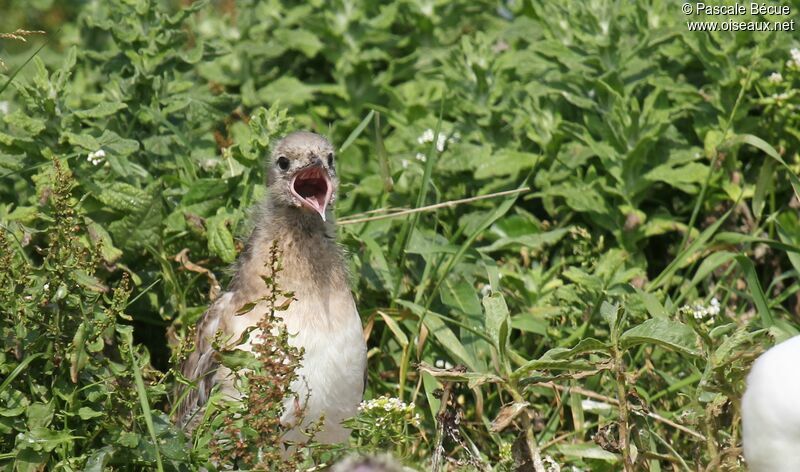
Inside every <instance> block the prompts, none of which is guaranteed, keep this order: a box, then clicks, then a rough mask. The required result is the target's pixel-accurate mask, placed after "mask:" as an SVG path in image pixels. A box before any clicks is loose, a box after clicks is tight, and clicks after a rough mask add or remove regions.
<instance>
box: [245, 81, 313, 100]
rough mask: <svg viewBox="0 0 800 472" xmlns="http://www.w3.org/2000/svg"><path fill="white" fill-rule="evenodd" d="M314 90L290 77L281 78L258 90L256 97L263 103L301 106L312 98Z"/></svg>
mask: <svg viewBox="0 0 800 472" xmlns="http://www.w3.org/2000/svg"><path fill="white" fill-rule="evenodd" d="M314 93H315V88H314V87H311V86H309V85H306V84H304V83H303V82H300V81H299V80H297V79H296V78H294V77H292V76H291V75H284V76H281V77H280V78H279V79H277V80H275V81H274V82H271V83H269V84H268V85H266V86H265V87H263V88H261V89H259V91H258V97H259V99H261V100H262V102H263V103H276V102H280V103H281V105H285V106H287V105H302V104H305V103H307V102H309V101H311V100H312V99H313V98H314Z"/></svg>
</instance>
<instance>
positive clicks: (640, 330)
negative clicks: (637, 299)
mask: <svg viewBox="0 0 800 472" xmlns="http://www.w3.org/2000/svg"><path fill="white" fill-rule="evenodd" d="M640 344H656V345H658V346H661V347H664V348H666V349H669V350H672V351H677V352H679V353H681V354H686V355H689V356H695V357H699V356H700V354H701V352H700V350H699V340H698V338H697V335H696V334H695V333H694V331H692V328H690V327H689V326H687V325H685V324H683V323H681V322H679V321H673V320H669V319H666V318H650V319H649V320H646V321H645V322H643V323H642V324H640V325H638V326H634V327H633V328H631V329H629V330H627V331H625V332H624V333H623V334H622V336H620V345H621V347H622V348H623V349H630V348H631V347H634V346H638V345H640Z"/></svg>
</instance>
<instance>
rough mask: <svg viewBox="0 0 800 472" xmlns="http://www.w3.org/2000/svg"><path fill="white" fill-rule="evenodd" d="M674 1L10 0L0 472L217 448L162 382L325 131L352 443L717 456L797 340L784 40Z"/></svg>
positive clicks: (432, 458)
mask: <svg viewBox="0 0 800 472" xmlns="http://www.w3.org/2000/svg"><path fill="white" fill-rule="evenodd" d="M173 3H174V4H173ZM178 3H180V4H178ZM679 7H680V5H679V4H678V3H676V2H672V1H667V0H663V1H659V0H653V1H649V2H610V1H600V0H597V1H586V2H584V1H562V2H543V4H540V3H539V2H533V1H524V0H514V1H509V2H504V3H497V4H496V3H491V2H466V1H465V2H449V1H436V0H430V1H429V0H397V1H392V2H368V1H362V0H353V1H350V0H346V1H335V2H330V3H328V2H322V1H318V0H315V1H311V2H299V3H297V4H293V3H290V2H278V1H264V2H259V1H244V0H243V1H239V2H234V1H227V0H220V1H215V2H158V1H146V0H141V1H134V0H113V1H102V2H100V1H95V2H79V1H65V2H53V1H51V0H36V1H27V0H10V1H7V2H6V3H5V5H4V7H3V8H2V10H3V15H2V17H1V18H0V32H5V33H11V32H14V31H15V30H17V29H23V30H42V31H44V32H45V34H43V35H27V36H23V37H24V38H26V39H27V42H22V41H20V40H19V38H14V37H10V36H9V37H5V38H3V39H0V59H2V60H3V61H4V62H5V64H6V66H5V68H4V69H2V70H0V87H1V88H0V115H1V118H2V122H1V123H0V312H1V313H2V316H1V317H0V347H1V348H2V349H0V379H2V381H0V469H2V470H15V469H16V470H22V471H34V470H43V469H46V470H84V469H85V470H103V468H104V466H113V467H115V468H118V469H128V468H142V469H155V468H159V469H164V470H173V469H177V470H194V469H197V468H198V467H200V466H201V465H208V461H209V460H210V459H214V458H216V459H219V457H225V454H226V453H225V451H222V452H220V451H221V449H220V448H221V447H222V449H224V447H223V446H224V441H222V442H220V438H219V437H218V436H217V437H215V436H214V431H218V430H223V433H221V434H229V435H233V436H229V437H228V439H229V440H230V439H231V437H233V438H234V439H235V437H236V436H235V434H237V433H235V432H231V431H233V430H234V429H235V428H236V427H237V425H238V427H242V428H243V427H244V425H245V423H244V422H243V421H242V418H241V417H239V423H230V422H228V423H224V416H225V415H226V414H228V415H229V417H230V418H232V417H234V416H235V415H234V414H233V413H231V412H237V411H238V412H240V413H241V410H236V406H230V405H229V406H227V407H221V410H220V411H222V412H223V414H221V415H220V414H217V415H216V417H213V416H214V415H213V414H212V415H211V416H212V418H209V419H208V424H207V427H205V428H201V430H200V431H201V434H197V435H196V436H195V438H194V440H193V441H192V440H191V439H187V438H186V437H185V436H184V435H183V434H182V433H181V432H180V431H178V430H177V429H176V428H175V427H174V426H172V424H171V422H170V419H169V413H170V412H171V410H172V408H173V399H172V398H171V392H172V390H173V388H174V386H175V383H176V382H177V381H178V380H176V374H175V371H174V370H171V368H172V367H174V366H175V363H176V362H177V361H178V359H179V358H180V357H181V356H182V355H184V354H185V353H184V352H183V350H182V349H181V346H182V345H184V344H185V341H186V339H187V336H188V335H189V334H190V331H189V330H190V328H191V327H192V326H193V325H194V323H195V321H196V320H197V319H198V317H199V316H200V315H201V314H202V313H203V311H204V310H205V308H206V307H207V306H208V304H209V301H210V299H211V298H213V297H214V296H216V294H218V293H219V290H220V288H223V289H224V287H225V285H226V283H227V280H228V279H229V277H230V272H229V271H228V270H227V267H229V265H230V264H231V263H232V262H233V261H234V260H235V259H236V256H237V254H238V252H239V251H240V250H241V248H242V243H241V242H240V241H241V240H242V238H244V237H246V235H247V232H248V223H247V222H248V217H247V215H248V208H250V207H251V206H252V205H253V204H254V203H255V202H257V201H258V200H259V199H260V198H262V197H263V196H264V194H265V186H264V181H263V171H262V160H263V158H264V156H265V155H266V153H267V152H268V149H269V145H270V144H271V143H274V141H275V140H276V139H277V138H279V137H280V136H281V135H282V134H284V133H286V132H288V131H291V130H295V129H311V130H315V131H318V132H320V133H323V134H325V135H327V136H329V137H330V139H331V140H332V141H333V142H334V143H336V144H337V146H338V147H339V149H340V153H339V173H340V178H341V181H342V188H341V190H340V195H339V198H338V202H337V208H336V213H337V215H338V219H339V222H340V230H339V236H340V240H341V242H342V244H343V245H345V246H346V247H347V248H348V250H349V252H350V255H351V261H352V274H353V277H352V278H353V288H354V292H355V294H356V298H357V301H358V306H359V310H360V312H361V315H362V318H363V320H364V324H365V329H366V332H367V333H368V334H369V347H370V358H369V386H368V388H367V392H366V397H367V398H368V399H377V398H378V397H380V396H382V395H387V396H390V397H397V398H399V399H400V400H402V401H404V402H406V404H405V405H402V404H400V403H399V402H397V401H395V400H391V401H389V400H386V399H383V400H379V401H378V400H376V402H377V403H376V402H373V403H372V404H370V405H366V406H365V408H364V411H363V412H362V415H361V416H360V417H359V418H356V419H354V420H353V422H352V425H353V426H354V427H355V428H356V433H357V434H354V437H353V447H354V448H357V449H359V450H361V451H363V452H370V451H383V450H387V449H388V450H390V451H392V452H393V453H394V454H395V455H396V456H398V457H400V458H402V460H403V461H405V462H406V463H407V464H408V465H409V466H411V467H415V468H419V469H429V468H434V469H439V468H449V469H459V468H472V469H477V470H489V469H492V470H510V469H513V468H516V467H519V468H521V470H534V469H531V464H529V463H528V464H527V465H526V461H531V460H533V461H534V462H537V463H536V464H534V468H535V470H543V469H542V464H539V463H538V461H539V458H540V457H541V458H543V460H544V464H543V467H547V468H549V469H548V470H556V467H557V466H556V465H557V464H559V465H560V466H561V467H562V470H593V471H603V470H622V469H629V470H634V469H636V470H652V471H660V470H721V469H730V470H739V469H740V468H741V467H742V459H741V457H740V453H741V449H740V440H741V435H740V421H739V414H738V399H739V397H740V395H741V393H742V390H743V386H744V383H743V379H744V375H745V374H746V372H747V369H748V367H749V365H750V362H752V359H753V358H754V356H755V355H757V354H758V353H759V352H760V351H761V350H762V349H763V348H764V347H766V346H769V345H771V344H773V343H774V342H775V341H777V340H781V339H784V338H786V337H788V336H792V335H794V334H797V333H798V326H800V312H799V310H800V290H799V288H800V254H798V251H800V218H799V217H798V208H800V200H798V198H799V197H798V193H800V180H798V177H797V175H798V173H799V172H800V157H798V149H800V114H799V113H798V112H797V110H798V107H800V51H798V49H797V48H800V37H799V36H798V35H797V33H786V32H783V33H781V32H778V33H763V32H755V33H749V32H738V33H715V34H708V33H689V32H688V31H687V28H686V20H687V19H689V18H690V17H687V16H685V15H684V14H683V13H682V12H681V11H680V8H679ZM792 8H793V13H792V14H793V18H796V17H797V11H798V8H800V5H797V3H796V2H795V4H793V7H792ZM769 19H770V20H787V18H783V17H780V18H769ZM18 36H19V35H18ZM31 58H32V59H31ZM29 59H30V61H29ZM510 190H518V191H517V192H506V191H510ZM498 192H505V193H502V194H500V195H497V196H489V195H490V194H494V193H498ZM476 196H489V197H488V198H484V199H474V200H470V201H465V202H461V201H459V202H455V203H452V204H446V205H441V206H437V207H435V208H431V209H428V210H426V211H421V212H411V213H402V214H400V215H396V216H391V217H385V218H384V216H387V215H391V214H392V213H394V212H397V211H401V210H403V209H411V208H421V207H425V206H428V205H434V204H437V203H445V202H453V201H455V200H461V199H465V198H468V197H476ZM380 402H383V403H380ZM411 402H414V404H413V406H411V405H410V403H411ZM387 404H388V405H395V406H396V408H394V409H392V407H391V406H390V407H388V408H389V409H390V410H391V411H390V412H387V413H386V414H385V415H383V416H382V413H381V408H384V406H385V405H387ZM376 405H377V407H376ZM226 408H227V409H226ZM384 410H385V408H384ZM226 412H227V413H226ZM415 415H418V418H417V417H416V416H415ZM381 418H385V419H384V422H385V423H384V424H382V425H381V426H380V427H375V426H374V425H375V424H377V423H378V421H379V419H381ZM387 424H388V426H387ZM222 425H224V426H225V427H222ZM420 432H422V433H423V434H419V433H420ZM261 433H262V432H259V431H249V430H248V431H243V432H242V435H243V437H245V438H249V439H252V440H256V439H259V440H262V441H263V440H265V439H264V437H263V436H259V434H261ZM234 442H235V441H234ZM220 444H223V446H220ZM209 445H211V447H209ZM351 449H352V448H351ZM229 453H230V451H228V454H229ZM340 455H341V451H340V450H337V449H333V450H329V449H322V448H318V449H314V450H313V451H312V452H309V453H307V454H301V456H299V457H297V458H295V459H294V460H295V461H296V462H295V464H300V465H299V466H298V467H303V468H305V467H310V466H311V465H313V463H317V464H322V463H329V462H331V461H333V460H336V458H337V457H339V456H340ZM240 457H241V456H240ZM250 462H251V463H252V462H253V461H252V460H250ZM570 466H574V467H576V468H574V469H569V467H570ZM271 467H272V468H274V469H277V468H278V466H277V465H272V466H271ZM293 467H294V465H293ZM525 467H527V468H525Z"/></svg>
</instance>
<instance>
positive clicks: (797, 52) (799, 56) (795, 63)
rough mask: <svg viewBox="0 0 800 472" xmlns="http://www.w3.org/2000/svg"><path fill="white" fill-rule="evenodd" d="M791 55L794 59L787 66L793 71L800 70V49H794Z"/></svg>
mask: <svg viewBox="0 0 800 472" xmlns="http://www.w3.org/2000/svg"><path fill="white" fill-rule="evenodd" d="M789 54H791V55H792V58H791V59H789V60H788V61H786V65H787V66H788V67H790V68H792V69H800V49H798V48H792V49H791V51H789Z"/></svg>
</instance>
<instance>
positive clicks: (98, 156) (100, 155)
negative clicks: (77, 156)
mask: <svg viewBox="0 0 800 472" xmlns="http://www.w3.org/2000/svg"><path fill="white" fill-rule="evenodd" d="M105 158H106V152H105V151H103V150H102V149H98V150H97V151H93V152H90V153H89V156H88V157H87V158H86V160H87V161H89V162H91V163H92V165H95V166H96V165H98V164H100V163H101V162H103V160H104V159H105Z"/></svg>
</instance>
